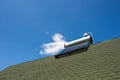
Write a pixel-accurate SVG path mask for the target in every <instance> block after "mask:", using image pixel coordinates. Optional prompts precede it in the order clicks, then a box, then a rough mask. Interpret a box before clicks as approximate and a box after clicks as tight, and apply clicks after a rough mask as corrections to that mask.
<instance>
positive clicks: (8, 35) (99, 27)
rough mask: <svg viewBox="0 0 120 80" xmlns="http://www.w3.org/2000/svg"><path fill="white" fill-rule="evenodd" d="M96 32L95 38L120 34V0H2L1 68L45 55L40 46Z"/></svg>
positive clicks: (0, 21)
mask: <svg viewBox="0 0 120 80" xmlns="http://www.w3.org/2000/svg"><path fill="white" fill-rule="evenodd" d="M84 32H93V35H94V39H95V42H98V41H105V40H109V39H112V38H114V37H119V36H120V0H0V70H3V69H4V68H6V67H8V66H10V65H14V64H19V63H22V62H26V61H31V60H35V59H39V58H42V57H45V55H40V54H39V52H40V50H41V49H42V48H41V47H40V46H41V45H42V44H44V43H48V42H51V41H52V38H51V36H53V35H54V34H55V33H60V34H62V35H63V36H64V38H65V40H66V41H71V40H74V39H78V38H79V37H81V36H82V35H83V33H84Z"/></svg>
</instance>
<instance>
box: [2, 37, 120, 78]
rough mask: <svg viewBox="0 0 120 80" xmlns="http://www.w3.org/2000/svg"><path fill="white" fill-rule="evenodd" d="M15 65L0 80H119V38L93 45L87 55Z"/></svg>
mask: <svg viewBox="0 0 120 80" xmlns="http://www.w3.org/2000/svg"><path fill="white" fill-rule="evenodd" d="M75 53H78V54H75V55H72V56H67V57H64V58H60V59H55V58H54V56H51V57H47V58H43V59H38V60H34V61H30V62H26V63H22V64H18V65H13V66H10V67H8V68H7V69H5V70H3V71H1V72H0V80H87V79H88V80H119V79H120V38H117V39H113V40H109V41H106V42H101V43H98V44H94V45H92V46H90V47H89V49H88V50H87V51H86V52H83V53H79V51H76V52H75Z"/></svg>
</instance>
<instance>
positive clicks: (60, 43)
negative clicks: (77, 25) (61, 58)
mask: <svg viewBox="0 0 120 80" xmlns="http://www.w3.org/2000/svg"><path fill="white" fill-rule="evenodd" d="M52 39H53V42H49V43H45V44H42V46H41V48H43V49H42V50H40V54H49V55H55V54H57V53H59V52H60V51H61V50H63V49H64V43H66V42H67V41H65V39H64V37H63V36H62V35H61V34H60V33H56V34H55V35H53V36H52Z"/></svg>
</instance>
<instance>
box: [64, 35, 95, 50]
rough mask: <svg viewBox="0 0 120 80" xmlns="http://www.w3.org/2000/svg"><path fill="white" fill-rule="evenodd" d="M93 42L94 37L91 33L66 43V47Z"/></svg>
mask: <svg viewBox="0 0 120 80" xmlns="http://www.w3.org/2000/svg"><path fill="white" fill-rule="evenodd" d="M92 42H93V41H92V37H91V36H90V35H88V36H85V37H83V38H80V39H77V40H74V41H71V42H68V43H65V44H64V47H65V48H67V47H71V46H75V45H80V44H81V45H83V44H90V43H92Z"/></svg>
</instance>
